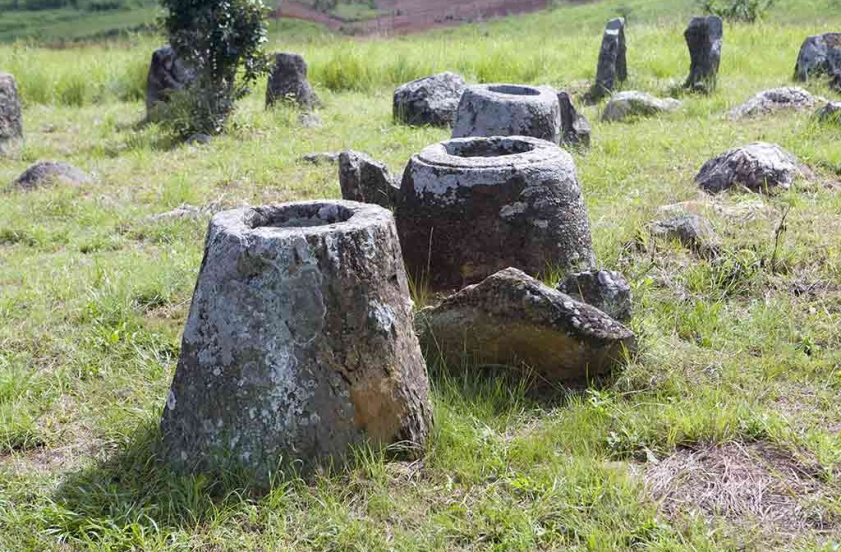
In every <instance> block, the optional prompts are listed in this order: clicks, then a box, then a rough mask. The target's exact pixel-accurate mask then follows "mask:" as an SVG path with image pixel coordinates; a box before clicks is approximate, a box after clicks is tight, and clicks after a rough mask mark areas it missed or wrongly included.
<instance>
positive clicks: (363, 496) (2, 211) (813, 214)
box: [0, 0, 841, 551]
mask: <svg viewBox="0 0 841 552" xmlns="http://www.w3.org/2000/svg"><path fill="white" fill-rule="evenodd" d="M620 5H622V6H625V7H626V8H630V10H631V15H630V21H631V26H630V28H629V30H628V40H629V65H630V73H631V74H630V81H629V82H628V84H627V86H626V88H636V89H643V90H646V91H649V92H652V93H654V94H660V95H663V94H666V93H667V91H668V90H669V89H670V88H671V87H673V86H674V85H675V84H676V83H679V82H680V81H681V80H682V78H683V77H685V74H686V72H687V69H688V55H687V53H686V49H685V46H684V43H683V38H682V31H683V27H684V25H685V21H684V19H685V16H686V15H687V13H688V12H689V11H690V6H691V5H690V4H689V3H681V2H674V3H669V2H653V1H643V0H624V1H622V2H619V1H608V2H604V3H600V4H588V5H583V6H577V7H573V8H561V9H558V10H555V11H553V12H550V13H547V14H535V15H530V16H525V17H520V18H515V19H511V20H506V21H501V22H495V23H489V24H483V25H477V26H472V27H464V28H460V29H452V30H444V31H437V32H434V33H431V34H426V35H421V36H413V37H408V38H398V39H392V40H386V41H376V40H364V41H354V40H350V39H346V38H339V37H334V36H330V35H326V34H323V33H321V32H319V31H313V28H312V27H307V30H306V31H305V32H303V33H301V34H294V35H291V34H286V35H284V34H283V32H282V30H281V32H280V34H279V35H277V36H276V37H275V39H274V40H273V42H272V44H271V49H283V50H291V51H299V52H302V53H303V54H304V55H305V57H306V58H307V61H308V62H309V64H310V69H311V76H312V80H313V82H314V84H315V86H316V88H317V91H318V92H319V94H320V95H321V96H322V98H323V99H324V101H325V107H324V108H323V109H322V110H321V113H320V114H321V117H322V119H323V120H324V127H323V128H320V129H304V128H300V127H299V125H298V123H297V121H296V117H295V114H294V113H292V112H290V111H286V110H283V109H280V110H278V111H276V112H268V113H267V112H265V111H263V109H262V101H263V100H262V92H263V90H262V87H263V86H264V83H260V85H259V86H258V87H256V89H255V91H254V93H253V94H251V95H250V96H249V97H248V98H246V100H245V101H244V102H243V104H242V107H241V109H240V110H239V112H238V113H237V114H236V115H235V117H234V120H233V122H232V127H231V129H230V132H229V133H228V134H226V135H225V136H222V137H219V138H217V139H214V140H213V142H212V143H211V144H210V145H208V146H205V147H199V148H191V147H184V146H178V147H170V146H169V143H168V140H167V139H166V137H165V136H163V135H162V134H161V132H160V129H158V128H156V127H155V126H149V127H144V128H137V127H136V123H137V122H138V121H139V120H140V119H141V118H142V116H143V113H144V107H143V102H142V93H143V85H144V79H145V68H146V64H147V63H148V59H149V57H150V55H151V51H152V49H153V48H154V47H156V46H157V45H158V44H159V43H160V42H161V41H160V40H158V39H155V38H135V39H133V40H130V41H120V42H114V43H106V44H98V45H85V46H79V47H76V48H73V49H69V50H51V49H44V48H38V47H35V46H27V45H23V44H18V45H16V46H2V47H0V67H2V68H3V69H4V70H7V71H10V72H12V73H14V74H16V76H17V77H18V79H19V82H20V87H21V90H22V93H23V96H24V103H25V113H24V116H25V128H26V133H27V138H28V141H27V144H26V147H25V149H24V150H23V152H22V153H21V155H20V157H16V158H13V159H5V160H2V161H0V185H5V183H6V182H8V181H11V180H12V179H13V178H15V177H16V176H17V175H18V174H19V173H20V172H21V171H23V170H24V169H25V168H26V167H27V166H28V165H29V164H30V163H31V162H33V161H35V160H37V159H55V160H64V161H68V162H70V163H73V164H75V165H77V166H79V167H81V168H83V169H85V170H87V171H90V172H92V173H93V174H94V180H93V182H92V183H90V184H85V185H83V186H80V187H78V188H53V189H47V190H40V191H35V192H32V193H20V192H15V191H11V190H8V189H4V190H2V191H0V194H2V195H0V198H2V201H0V550H15V551H17V550H45V549H46V550H51V549H56V550H76V549H80V550H132V549H133V550H257V549H261V550H290V551H292V550H295V551H298V550H318V551H322V550H323V551H328V550H329V551H340V550H341V551H345V550H348V551H349V550H407V551H408V550H483V551H484V550H496V551H502V550H506V551H507V550H523V551H525V550H535V549H537V550H582V551H583V550H604V551H614V550H627V551H638V550H646V551H666V550H669V551H673V550H693V551H720V550H733V551H736V550H770V549H778V548H787V549H791V550H804V551H805V550H835V549H837V548H832V546H833V544H837V543H838V542H840V541H839V539H841V531H839V529H838V526H837V524H836V525H833V527H835V529H834V530H833V531H832V532H830V534H828V535H819V534H815V533H809V532H804V533H802V534H799V535H795V536H794V537H793V538H782V537H780V541H779V542H777V539H776V538H775V537H774V536H773V535H768V534H762V533H761V532H758V531H759V529H762V527H756V526H755V524H754V525H751V523H750V522H749V521H748V527H747V528H746V527H743V526H742V527H739V526H734V525H733V524H732V523H729V522H728V521H726V520H724V519H720V518H711V519H706V520H704V519H699V518H697V517H679V518H670V517H668V516H665V515H664V514H663V513H662V512H660V511H659V510H658V505H657V504H656V502H655V501H654V500H653V499H652V498H651V497H649V496H648V495H647V494H646V492H645V489H644V485H643V483H642V480H641V475H640V474H641V473H642V472H643V471H644V470H645V469H646V466H647V464H646V462H649V461H650V459H651V456H652V455H653V456H654V457H657V458H663V457H666V456H668V455H670V454H672V453H673V452H674V451H675V449H676V448H677V447H682V446H702V445H705V444H710V443H713V444H714V443H724V442H730V441H737V442H750V441H757V440H758V441H763V442H768V443H773V444H775V445H777V446H779V447H782V448H783V449H785V450H789V451H794V452H797V453H798V454H800V455H803V456H804V457H808V458H811V459H813V461H814V462H815V463H816V464H817V465H818V466H819V467H820V472H821V474H822V476H821V477H822V479H821V480H822V482H823V484H824V485H826V487H827V488H828V489H836V488H837V487H838V479H837V473H838V469H839V466H841V441H839V438H838V432H839V429H841V407H839V401H838V395H839V388H841V352H840V351H841V326H839V316H841V289H839V283H841V247H839V243H841V226H839V213H841V183H839V180H841V130H838V129H837V128H833V127H822V126H816V125H815V124H813V123H812V122H811V121H810V119H809V114H808V113H803V114H779V115H776V116H771V117H766V118H762V119H758V120H754V121H748V122H742V123H734V122H731V121H729V120H727V119H725V118H723V117H722V114H723V113H724V112H725V111H727V110H728V109H729V108H731V107H733V106H735V105H737V104H738V103H740V102H742V101H744V100H746V99H747V98H748V97H750V96H752V95H753V94H754V93H756V92H758V91H759V90H762V89H765V88H769V87H772V86H781V85H786V84H788V83H789V82H790V79H791V73H792V70H793V65H794V60H795V58H796V55H797V51H798V48H799V46H800V43H801V41H802V39H803V37H805V36H806V35H808V34H813V33H816V32H822V31H829V30H832V29H837V28H839V27H841V16H839V15H832V14H838V13H839V12H838V11H837V10H836V11H834V12H833V11H831V3H828V2H823V1H822V0H820V1H815V2H811V3H810V2H805V1H800V2H795V1H793V0H789V1H787V2H782V3H780V4H779V7H778V8H776V10H775V11H774V12H773V13H772V14H770V18H769V20H768V21H766V22H763V23H761V24H758V25H755V26H745V25H728V26H727V28H726V31H725V47H724V59H723V62H722V68H721V81H720V86H719V89H718V90H717V92H716V93H715V94H714V95H712V96H710V97H696V96H688V97H684V98H683V99H684V100H685V101H686V104H687V105H686V108H685V109H684V110H682V111H680V112H678V113H675V114H673V115H669V116H665V117H661V118H655V119H648V120H641V121H638V122H635V123H633V124H613V125H608V124H603V123H601V122H600V121H599V120H598V114H599V111H600V109H601V106H593V107H586V108H584V109H583V111H584V113H585V114H586V115H587V116H588V117H589V119H590V121H591V123H592V125H593V132H594V140H593V142H594V144H593V148H592V149H591V150H590V151H589V152H586V153H576V154H575V160H576V163H577V166H578V170H579V176H580V179H581V182H582V185H583V188H584V194H585V199H586V201H587V205H588V208H589V213H590V219H591V226H592V231H593V237H594V242H595V247H596V250H597V255H598V258H599V260H600V262H601V263H602V265H603V266H605V267H608V268H611V269H617V270H620V271H622V272H623V273H625V274H626V275H627V276H628V278H629V280H630V281H631V282H632V285H633V289H634V294H635V308H636V317H635V320H634V322H633V329H634V330H635V331H636V332H637V334H638V336H639V338H640V348H641V351H640V354H639V356H638V357H637V358H635V359H634V360H633V362H632V363H631V364H630V365H629V366H628V367H627V368H626V369H624V370H621V371H620V372H618V373H617V374H616V375H615V376H614V377H613V378H610V379H608V380H606V381H603V382H598V384H594V385H592V386H590V387H589V388H588V389H586V390H577V391H570V392H568V393H558V394H557V395H556V396H554V397H551V398H550V399H549V400H547V399H546V397H543V396H541V397H536V396H534V395H533V394H532V393H530V392H528V391H527V390H526V389H525V388H524V386H523V385H522V382H518V381H517V380H516V377H513V376H512V377H505V376H500V375H499V374H489V373H485V372H478V373H477V371H476V370H475V369H474V370H470V369H469V368H468V369H467V370H455V369H453V368H452V367H451V369H449V370H447V369H445V368H444V367H440V366H430V376H431V381H432V385H433V388H434V389H433V395H434V401H435V416H436V426H435V433H434V435H433V439H432V442H431V445H430V448H429V451H428V454H427V456H426V458H425V460H424V461H423V462H422V463H421V464H417V465H408V464H402V463H388V462H386V461H385V460H383V459H382V458H381V457H380V456H378V455H376V454H373V453H370V452H366V451H360V453H359V454H358V455H357V457H356V460H355V463H354V464H353V465H352V466H351V467H349V468H348V469H347V470H344V471H340V472H338V473H322V474H319V475H318V476H316V477H315V478H314V479H312V480H307V481H302V480H297V479H292V478H290V479H289V480H286V481H280V482H278V485H277V486H276V487H275V489H274V490H273V492H271V493H270V494H268V495H267V496H260V495H257V494H255V493H253V492H251V491H250V490H249V489H248V488H247V484H246V483H247V482H244V481H242V480H240V479H237V478H236V477H233V476H232V477H231V478H230V479H225V480H218V481H217V480H210V479H208V478H203V477H195V478H181V477H177V476H175V475H172V474H171V473H169V472H168V471H167V470H166V468H165V466H162V465H160V464H159V463H158V462H157V460H156V457H155V443H156V428H157V424H158V420H159V417H160V413H161V410H162V407H163V404H164V400H165V397H166V393H167V390H168V387H169V383H170V381H171V377H172V373H173V370H174V365H175V362H176V360H177V356H178V349H179V345H180V332H181V330H182V327H183V323H184V320H185V317H186V313H187V309H188V307H189V301H190V297H191V294H192V290H193V285H194V283H195V278H196V274H197V272H198V268H199V265H200V263H201V256H202V246H203V242H204V234H205V230H206V224H207V221H206V219H202V220H198V221H173V222H166V223H161V222H151V221H149V220H148V219H147V218H146V217H147V216H148V215H151V214H155V213H160V212H164V211H167V210H170V209H172V208H173V207H176V206H178V205H180V204H182V203H191V204H196V205H203V204H207V203H210V202H214V201H218V202H221V203H222V204H223V205H225V206H236V205H239V204H241V203H250V204H261V203H267V202H275V201H287V200H294V199H305V198H318V197H338V196H339V188H338V184H337V178H336V174H335V168H333V167H329V166H320V167H314V166H310V165H305V164H300V163H298V162H297V161H296V160H297V158H298V157H299V156H301V155H303V154H306V153H310V152H315V151H335V150H339V149H342V148H354V149H358V150H362V151H366V152H368V153H370V154H371V155H373V156H374V157H376V158H379V159H382V160H384V161H386V162H388V163H389V164H390V166H391V167H392V168H393V169H394V170H395V171H396V172H399V170H400V169H401V168H402V166H404V165H405V162H406V160H407V159H408V157H409V156H410V155H412V154H413V153H415V152H417V151H419V150H420V149H421V148H423V147H424V146H426V145H428V144H429V143H433V142H435V141H438V140H442V139H444V138H446V136H447V132H446V131H444V130H438V129H410V128H406V127H401V126H395V125H394V124H393V122H392V119H391V92H392V89H393V85H394V84H396V83H399V82H402V81H405V80H408V79H410V78H413V77H416V76H421V75H423V74H426V73H429V72H432V71H437V70H443V69H452V70H456V71H461V72H463V73H464V74H465V76H466V77H467V78H468V79H469V80H472V81H479V80H481V81H493V80H500V81H524V82H533V83H549V84H553V85H556V86H565V87H570V88H571V89H572V90H574V91H578V92H583V91H585V90H586V87H587V81H589V80H591V79H592V78H593V75H594V70H595V64H596V55H597V52H598V45H599V40H600V33H601V26H602V25H603V23H604V20H605V19H606V18H607V17H609V16H610V15H612V14H615V13H616V12H617V10H618V8H619V7H620ZM4 15H5V14H4ZM809 88H810V89H811V91H812V92H814V93H819V94H821V95H824V96H827V97H833V98H835V99H841V97H839V95H838V94H834V93H832V92H831V91H830V90H829V89H828V88H827V87H825V86H824V85H823V84H821V83H813V84H810V86H809ZM759 139H762V140H766V141H771V142H777V143H779V144H781V145H782V146H784V147H785V148H787V149H789V150H791V151H792V152H794V153H795V154H797V155H798V156H800V157H801V158H802V159H803V160H804V161H806V162H808V163H809V164H810V165H812V166H813V167H814V168H815V170H816V174H817V176H816V178H815V179H814V180H813V181H809V182H801V183H800V184H799V185H798V186H797V187H796V189H794V190H792V191H791V192H787V193H784V194H781V195H778V196H775V197H770V198H762V199H763V201H764V203H765V205H766V207H767V213H760V214H759V215H758V216H757V217H756V218H755V219H754V220H741V219H729V218H727V217H726V216H724V215H721V214H715V213H713V214H712V215H711V218H712V221H713V223H714V225H715V227H716V229H717V230H718V232H719V233H720V234H721V235H722V240H723V248H722V250H723V254H722V256H721V257H720V258H719V259H717V260H715V259H709V260H703V259H698V258H696V257H694V256H692V255H691V254H689V253H687V252H685V251H683V250H681V249H679V248H677V247H668V246H663V247H662V248H661V249H660V250H659V252H658V253H657V254H655V255H651V254H647V253H642V252H634V251H633V250H632V249H629V248H626V247H625V245H626V244H627V243H629V242H632V241H633V240H635V239H636V237H637V236H638V235H640V234H643V233H644V227H645V223H646V222H647V221H648V220H650V219H652V218H654V217H656V216H657V213H656V210H657V207H658V206H660V205H664V204H670V203H675V202H678V201H684V200H689V199H694V198H696V197H697V194H698V192H697V189H696V187H695V186H694V185H693V183H692V178H693V176H694V174H695V172H696V171H697V169H698V168H699V167H700V166H701V164H702V163H703V162H704V161H706V160H707V159H708V158H709V157H711V156H712V155H715V154H718V153H719V152H721V151H723V150H724V149H727V148H729V147H732V146H736V145H740V144H744V143H746V142H749V141H753V140H759ZM755 199H756V198H755V197H753V196H749V195H748V194H744V193H732V194H728V195H725V196H724V197H722V198H719V199H717V201H718V202H720V203H721V204H724V205H735V204H740V203H743V202H749V201H753V200H755ZM786 207H791V212H790V214H789V216H788V221H787V232H786V233H785V236H784V239H783V241H782V245H781V249H780V251H778V253H777V263H776V266H775V267H774V268H775V270H771V268H770V264H769V259H771V258H772V256H773V249H774V232H775V230H776V228H777V226H778V224H779V220H780V217H781V213H782V210H783V209H784V208H786ZM795 288H797V289H801V290H803V289H806V290H807V292H805V293H799V294H796V293H793V290H794V289H795ZM809 289H812V290H813V291H810V292H809V291H808V290H809ZM829 496H830V499H829V500H827V502H826V503H825V504H823V505H822V506H821V511H822V512H823V514H824V515H825V516H827V519H830V520H838V519H839V517H838V516H839V515H841V502H839V498H838V497H839V496H841V495H839V493H834V494H833V493H829ZM832 497H834V498H832Z"/></svg>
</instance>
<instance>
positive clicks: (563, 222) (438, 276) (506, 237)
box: [396, 136, 594, 290]
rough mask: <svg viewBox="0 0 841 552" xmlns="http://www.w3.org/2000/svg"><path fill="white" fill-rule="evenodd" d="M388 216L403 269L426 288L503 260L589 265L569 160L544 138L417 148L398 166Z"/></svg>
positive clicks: (478, 273) (533, 269)
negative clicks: (392, 215) (394, 202)
mask: <svg viewBox="0 0 841 552" xmlns="http://www.w3.org/2000/svg"><path fill="white" fill-rule="evenodd" d="M396 217H397V227H398V231H399V233H400V242H401V245H402V247H403V256H404V259H405V260H406V266H407V268H408V270H409V272H410V275H411V276H412V277H413V278H415V279H416V282H419V283H423V284H424V285H427V286H429V287H431V288H432V289H439V290H443V289H453V288H457V287H461V286H464V285H467V284H471V283H475V282H478V281H481V280H483V279H484V278H486V277H488V276H490V275H491V274H494V273H495V272H497V271H499V270H502V269H504V268H508V267H514V268H518V269H520V270H522V271H524V272H527V273H528V274H530V275H540V274H544V273H546V272H547V271H550V270H563V271H566V270H567V269H574V268H579V267H586V268H590V267H591V266H592V265H593V263H594V256H593V250H592V245H591V240H590V227H589V222H588V220H587V208H586V207H585V205H584V200H583V197H582V194H581V186H580V185H579V183H578V178H577V176H576V170H575V163H574V162H573V160H572V157H571V156H570V155H569V154H568V153H566V152H565V151H563V150H562V149H560V148H558V147H557V146H556V145H555V144H553V143H551V142H546V141H544V140H538V139H535V138H528V137H524V136H511V137H494V138H463V139H454V140H450V141H447V142H443V143H441V144H436V145H433V146H430V147H428V148H426V149H424V150H423V151H422V152H421V153H419V154H418V155H415V156H414V157H412V159H411V160H410V161H409V164H408V166H407V167H406V171H405V173H404V175H403V181H402V184H401V193H400V201H399V203H398V206H397V209H396Z"/></svg>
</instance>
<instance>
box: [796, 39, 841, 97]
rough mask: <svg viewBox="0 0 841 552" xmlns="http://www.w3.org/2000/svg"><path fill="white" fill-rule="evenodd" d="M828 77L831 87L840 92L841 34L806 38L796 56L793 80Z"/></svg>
mask: <svg viewBox="0 0 841 552" xmlns="http://www.w3.org/2000/svg"><path fill="white" fill-rule="evenodd" d="M822 76H828V77H830V79H832V84H833V86H834V87H835V88H836V89H838V90H841V33H826V34H822V35H814V36H810V37H808V38H806V40H805V41H804V42H803V45H802V46H801V47H800V54H799V55H798V56H797V65H796V66H795V68H794V78H795V79H796V80H799V81H803V82H805V81H807V80H809V79H810V78H813V77H822Z"/></svg>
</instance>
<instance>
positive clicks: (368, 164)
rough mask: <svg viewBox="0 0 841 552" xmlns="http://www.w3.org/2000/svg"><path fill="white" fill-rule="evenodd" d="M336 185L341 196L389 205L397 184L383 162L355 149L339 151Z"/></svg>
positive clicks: (396, 193) (394, 195) (395, 200)
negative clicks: (339, 188)
mask: <svg viewBox="0 0 841 552" xmlns="http://www.w3.org/2000/svg"><path fill="white" fill-rule="evenodd" d="M339 185H340V186H341V189H342V198H344V199H346V200H348V201H358V202H360V203H374V204H376V205H379V206H381V207H385V208H387V209H388V208H392V207H394V205H396V203H397V197H398V195H399V193H400V187H399V186H398V185H397V181H396V179H395V178H394V177H393V176H392V175H391V172H390V171H389V170H388V167H386V166H385V164H383V163H380V162H379V161H375V160H373V159H371V158H370V157H368V156H367V155H365V154H364V153H359V152H357V151H351V150H348V151H343V152H342V153H340V154H339Z"/></svg>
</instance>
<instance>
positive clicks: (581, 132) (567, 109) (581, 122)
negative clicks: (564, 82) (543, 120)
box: [558, 90, 592, 148]
mask: <svg viewBox="0 0 841 552" xmlns="http://www.w3.org/2000/svg"><path fill="white" fill-rule="evenodd" d="M558 103H559V104H560V107H561V144H562V145H573V146H577V145H580V146H584V147H585V148H587V147H590V134H591V132H592V130H591V128H590V122H589V121H587V119H586V118H585V117H584V115H582V114H580V113H579V112H578V111H576V109H575V106H574V105H572V99H571V98H570V97H569V94H568V93H566V92H564V91H563V90H561V91H559V92H558Z"/></svg>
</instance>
